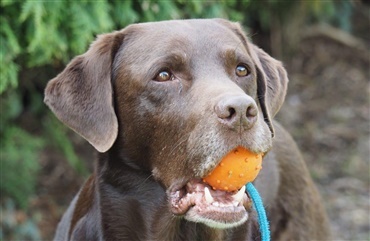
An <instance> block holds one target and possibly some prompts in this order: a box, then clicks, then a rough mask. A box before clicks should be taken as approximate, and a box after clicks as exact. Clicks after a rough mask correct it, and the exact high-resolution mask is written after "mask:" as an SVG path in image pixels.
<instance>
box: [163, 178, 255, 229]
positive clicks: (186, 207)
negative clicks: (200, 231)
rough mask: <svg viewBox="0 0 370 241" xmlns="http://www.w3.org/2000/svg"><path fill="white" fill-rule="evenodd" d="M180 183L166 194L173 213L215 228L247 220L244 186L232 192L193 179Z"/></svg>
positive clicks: (247, 204)
mask: <svg viewBox="0 0 370 241" xmlns="http://www.w3.org/2000/svg"><path fill="white" fill-rule="evenodd" d="M183 183H184V182H183V181H180V182H177V183H176V184H174V185H173V186H172V188H171V190H170V191H169V193H168V194H169V202H170V208H171V211H172V213H173V214H175V215H184V217H185V218H186V219H188V220H190V221H195V222H204V223H205V224H208V225H209V226H212V227H217V228H226V227H233V226H235V225H236V224H241V223H243V222H245V221H246V220H247V218H248V213H247V210H250V208H251V203H250V199H249V198H248V196H247V194H246V193H245V189H244V188H242V190H239V191H235V192H225V191H220V190H212V188H211V187H210V186H209V185H208V184H206V183H204V182H203V181H201V179H197V178H194V179H191V180H189V181H187V182H186V183H185V184H184V185H183V186H181V184H183Z"/></svg>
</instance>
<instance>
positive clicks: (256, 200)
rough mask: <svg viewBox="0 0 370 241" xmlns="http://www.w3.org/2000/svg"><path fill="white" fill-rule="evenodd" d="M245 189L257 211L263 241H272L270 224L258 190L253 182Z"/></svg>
mask: <svg viewBox="0 0 370 241" xmlns="http://www.w3.org/2000/svg"><path fill="white" fill-rule="evenodd" d="M245 187H246V189H247V192H248V194H249V196H250V197H251V199H252V202H253V205H254V207H255V209H256V211H257V215H258V223H259V225H260V231H261V236H262V238H261V241H270V229H269V222H268V220H267V216H266V211H265V208H264V207H263V203H262V199H261V196H260V195H259V194H258V191H257V189H256V188H255V187H254V186H253V184H252V183H251V182H249V183H247V185H245Z"/></svg>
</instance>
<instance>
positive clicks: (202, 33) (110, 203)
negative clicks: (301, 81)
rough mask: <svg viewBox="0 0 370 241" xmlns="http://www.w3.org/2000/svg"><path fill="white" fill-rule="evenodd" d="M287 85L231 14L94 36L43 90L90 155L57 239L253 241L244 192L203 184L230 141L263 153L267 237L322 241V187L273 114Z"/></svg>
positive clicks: (255, 234) (252, 216) (325, 235)
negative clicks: (91, 165)
mask: <svg viewBox="0 0 370 241" xmlns="http://www.w3.org/2000/svg"><path fill="white" fill-rule="evenodd" d="M287 84H288V77H287V73H286V70H285V69H284V67H283V65H282V63H281V62H279V61H277V60H275V59H273V58H272V57H270V56H269V55H268V54H267V53H265V52H264V51H263V50H262V49H260V48H258V47H257V46H255V45H254V44H252V43H251V42H250V41H249V40H248V38H247V36H246V34H245V33H244V31H243V30H242V28H241V26H240V24H238V23H234V22H230V21H228V20H224V19H198V20H170V21H162V22H152V23H141V24H133V25H129V26H128V27H126V28H124V29H123V30H120V31H116V32H113V33H108V34H103V35H99V36H98V37H97V40H96V41H95V42H93V43H92V44H91V46H90V48H89V49H88V51H87V52H86V53H84V54H82V55H80V56H77V57H75V58H74V59H73V60H72V61H71V62H70V63H69V64H68V66H67V67H66V68H65V69H64V71H62V72H61V73H60V74H59V75H58V76H57V77H55V78H54V79H52V80H51V81H49V83H48V84H47V87H46V90H45V99H44V101H45V103H46V104H47V105H48V106H49V107H50V109H51V110H52V111H53V112H54V113H55V115H56V116H57V117H58V118H59V119H60V120H61V121H62V122H63V123H64V124H66V125H67V126H68V127H70V128H71V129H73V130H74V131H75V132H77V133H78V134H79V135H81V136H82V137H83V138H85V139H86V140H87V141H88V142H89V143H90V144H91V145H92V146H93V147H94V148H95V149H96V150H97V153H98V155H97V163H96V166H95V171H94V173H93V174H92V175H91V176H90V178H89V179H88V180H87V181H86V183H85V184H84V185H83V187H82V188H81V189H80V191H79V193H78V194H77V195H76V196H75V198H74V199H73V201H72V203H71V205H70V206H69V208H68V210H67V211H66V213H65V214H64V216H63V217H62V220H61V222H60V223H59V225H58V228H57V231H56V235H55V240H129V241H134V240H157V241H163V240H191V241H192V240H236V241H240V240H260V238H261V234H260V230H259V226H258V222H257V218H256V213H255V211H254V209H253V207H252V205H251V200H250V198H249V197H248V195H247V194H246V193H244V192H243V190H242V191H234V192H226V191H221V190H213V189H212V188H210V187H209V186H208V185H207V184H206V183H204V182H203V181H202V177H204V176H206V175H207V174H209V173H210V172H211V171H212V170H213V169H214V168H215V167H216V166H217V165H218V164H219V163H220V160H221V159H222V158H223V156H225V155H226V154H227V153H229V152H230V151H231V150H233V149H235V148H236V147H244V148H246V149H248V150H250V151H251V152H254V153H263V154H264V158H263V169H262V170H261V172H260V174H259V175H258V177H257V179H256V180H255V181H254V184H255V186H256V187H257V189H258V190H259V192H260V194H261V196H262V199H263V200H264V205H265V207H266V211H267V215H268V219H269V221H270V231H271V238H272V240H282V241H287V240H328V239H329V237H330V232H329V225H328V221H327V217H326V214H325V210H324V208H323V205H322V202H321V198H320V196H319V193H318V191H317V190H316V187H315V185H314V183H313V181H312V179H311V178H310V175H309V172H308V170H307V167H306V165H305V163H304V161H303V159H302V156H301V154H300V152H299V150H298V148H297V146H296V144H295V143H294V141H293V140H292V138H291V136H290V135H289V134H288V133H287V132H286V131H285V130H284V128H283V127H282V126H281V125H280V124H279V123H277V122H276V121H274V120H273V117H274V116H275V115H276V113H277V112H278V111H279V109H280V107H281V106H282V104H283V101H284V98H285V94H286V91H287ZM205 187H209V190H210V194H211V197H212V200H209V199H208V200H207V199H206V198H205V192H204V189H205ZM216 202H217V205H216Z"/></svg>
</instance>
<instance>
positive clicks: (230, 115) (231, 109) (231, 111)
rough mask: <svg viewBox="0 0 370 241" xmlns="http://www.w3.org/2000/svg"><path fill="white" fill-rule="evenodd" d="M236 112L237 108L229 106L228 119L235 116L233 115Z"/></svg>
mask: <svg viewBox="0 0 370 241" xmlns="http://www.w3.org/2000/svg"><path fill="white" fill-rule="evenodd" d="M235 113H236V110H235V109H234V108H233V107H230V108H229V116H228V117H227V119H231V118H233V116H234V115H235Z"/></svg>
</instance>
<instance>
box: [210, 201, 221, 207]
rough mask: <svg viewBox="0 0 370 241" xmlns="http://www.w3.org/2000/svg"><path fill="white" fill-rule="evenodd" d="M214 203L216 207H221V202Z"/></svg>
mask: <svg viewBox="0 0 370 241" xmlns="http://www.w3.org/2000/svg"><path fill="white" fill-rule="evenodd" d="M212 205H213V206H215V207H219V206H220V203H219V202H214V203H212Z"/></svg>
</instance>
